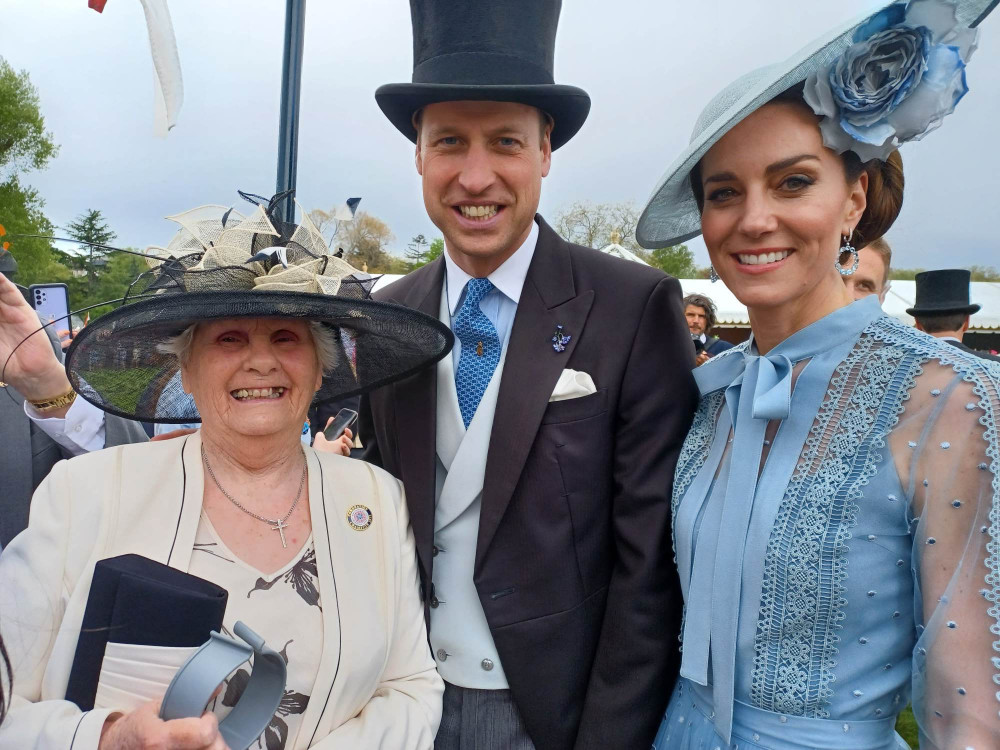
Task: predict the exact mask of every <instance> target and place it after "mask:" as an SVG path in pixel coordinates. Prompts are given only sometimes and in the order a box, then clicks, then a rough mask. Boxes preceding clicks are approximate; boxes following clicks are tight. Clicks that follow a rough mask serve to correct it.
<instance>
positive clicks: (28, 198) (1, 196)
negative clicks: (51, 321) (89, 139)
mask: <svg viewBox="0 0 1000 750" xmlns="http://www.w3.org/2000/svg"><path fill="white" fill-rule="evenodd" d="M57 150H58V147H57V146H56V144H55V142H54V141H53V139H52V134H51V133H49V132H47V131H46V130H45V119H44V118H43V117H42V114H41V110H40V109H39V99H38V91H37V90H36V89H35V87H34V86H33V85H32V84H31V81H30V79H29V78H28V74H27V72H26V71H21V72H20V73H18V72H17V71H15V70H14V69H13V68H12V67H11V66H10V64H9V63H7V61H6V60H4V59H3V58H2V57H0V226H3V227H4V229H5V230H6V233H7V235H8V236H6V237H4V239H3V241H4V242H7V243H8V245H9V247H8V249H9V250H10V252H11V254H12V255H13V256H14V258H15V260H17V264H18V272H17V281H18V283H20V284H25V285H30V284H35V283H40V282H49V281H65V280H67V279H68V278H69V277H70V272H69V271H68V270H67V269H65V268H62V267H60V266H59V264H58V262H57V261H56V258H55V256H54V255H53V253H52V251H51V248H50V245H49V243H48V241H47V240H44V239H38V238H34V237H13V236H10V235H18V234H29V235H30V234H50V233H51V232H52V225H51V223H49V221H48V219H47V218H46V217H45V214H44V212H43V211H42V209H43V207H44V205H45V204H44V201H43V200H42V198H41V196H40V195H39V194H38V192H37V191H36V190H34V189H33V188H31V187H30V186H29V185H26V184H24V183H23V182H22V180H21V179H20V178H21V175H22V174H23V173H24V172H27V171H28V170H31V169H43V168H44V167H45V165H46V164H47V163H48V161H49V159H51V158H52V157H53V156H55V154H56V152H57Z"/></svg>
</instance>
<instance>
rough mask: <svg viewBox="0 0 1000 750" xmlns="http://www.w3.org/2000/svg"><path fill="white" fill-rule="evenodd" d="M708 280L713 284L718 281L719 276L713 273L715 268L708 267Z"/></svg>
mask: <svg viewBox="0 0 1000 750" xmlns="http://www.w3.org/2000/svg"><path fill="white" fill-rule="evenodd" d="M708 280H709V281H711V282H712V283H713V284H714V283H715V282H716V281H718V280H719V274H717V273H716V272H715V266H709V267H708Z"/></svg>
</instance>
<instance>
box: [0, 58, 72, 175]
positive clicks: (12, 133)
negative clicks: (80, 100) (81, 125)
mask: <svg viewBox="0 0 1000 750" xmlns="http://www.w3.org/2000/svg"><path fill="white" fill-rule="evenodd" d="M57 151H58V147H57V146H56V144H55V142H54V141H53V140H52V134H51V133H49V132H47V131H46V130H45V118H43V117H42V113H41V110H40V109H39V100H38V90H37V89H36V88H35V87H34V86H33V85H32V84H31V80H30V79H29V78H28V72H27V71H26V70H22V71H21V72H20V73H18V72H17V71H15V70H14V69H13V68H12V67H11V66H10V64H9V63H8V62H7V61H6V60H4V59H3V58H2V57H0V176H3V177H4V179H9V178H10V177H15V176H17V175H18V174H20V173H22V172H25V171H27V170H29V169H43V168H44V167H45V165H46V164H47V163H48V161H49V159H51V158H52V157H53V156H55V155H56V152H57Z"/></svg>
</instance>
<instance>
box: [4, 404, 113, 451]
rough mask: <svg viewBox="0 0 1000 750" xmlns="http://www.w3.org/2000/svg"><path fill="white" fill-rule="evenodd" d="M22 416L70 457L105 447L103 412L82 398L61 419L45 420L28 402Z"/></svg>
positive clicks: (48, 418) (50, 418)
mask: <svg viewBox="0 0 1000 750" xmlns="http://www.w3.org/2000/svg"><path fill="white" fill-rule="evenodd" d="M24 413H25V414H26V415H27V416H28V419H30V420H31V421H32V422H34V423H35V424H36V425H38V427H39V428H40V429H41V430H42V432H44V433H45V434H46V435H48V436H49V437H50V438H52V439H53V440H54V441H55V442H56V443H57V444H58V445H59V447H61V448H63V449H64V450H66V451H68V452H69V453H70V454H71V455H73V456H80V455H83V454H84V453H89V452H90V451H99V450H101V449H102V448H104V412H103V411H101V410H100V409H98V408H97V407H96V406H94V405H93V404H92V403H90V402H89V401H87V399H85V398H81V397H77V398H76V400H75V401H73V403H72V404H71V405H70V407H69V410H68V411H67V412H66V416H65V417H63V418H61V419H57V418H55V417H46V416H45V415H43V414H41V413H39V412H38V411H37V410H36V409H35V407H33V406H32V405H31V404H30V403H28V401H25V402H24Z"/></svg>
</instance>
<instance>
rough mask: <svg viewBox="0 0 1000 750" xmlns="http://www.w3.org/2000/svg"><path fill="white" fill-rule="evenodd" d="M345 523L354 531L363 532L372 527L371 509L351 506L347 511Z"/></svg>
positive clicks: (362, 506)
mask: <svg viewBox="0 0 1000 750" xmlns="http://www.w3.org/2000/svg"><path fill="white" fill-rule="evenodd" d="M347 523H348V524H350V526H351V528H352V529H354V530H355V531H364V530H365V529H367V528H368V527H369V526H371V525H372V511H371V508H368V507H365V506H364V505H353V506H351V509H350V510H348V511H347Z"/></svg>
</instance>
